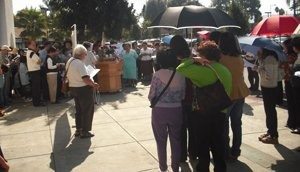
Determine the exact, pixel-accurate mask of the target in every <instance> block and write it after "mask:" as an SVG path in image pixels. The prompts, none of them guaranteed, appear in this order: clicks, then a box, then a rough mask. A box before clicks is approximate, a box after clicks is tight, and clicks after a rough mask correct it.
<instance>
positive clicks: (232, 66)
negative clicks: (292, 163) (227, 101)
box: [219, 32, 250, 160]
mask: <svg viewBox="0 0 300 172" xmlns="http://www.w3.org/2000/svg"><path fill="white" fill-rule="evenodd" d="M219 48H220V50H221V52H222V55H221V59H220V63H221V64H223V65H224V66H226V67H227V68H228V70H229V71H230V73H231V75H232V91H231V94H230V98H231V100H232V105H231V106H230V107H229V108H228V110H227V118H226V127H225V138H226V155H225V156H226V158H229V159H230V160H236V159H237V158H238V157H239V156H240V154H241V149H240V147H241V144H242V115H243V106H244V103H245V97H247V96H248V95H249V94H250V91H249V89H248V87H247V85H246V83H245V81H244V61H243V59H242V57H241V50H240V47H239V43H238V41H237V38H236V37H235V36H234V35H233V34H232V33H230V32H224V33H222V34H221V35H220V38H219ZM229 119H230V124H231V129H232V133H233V139H232V146H231V147H230V143H229V142H230V138H229Z"/></svg>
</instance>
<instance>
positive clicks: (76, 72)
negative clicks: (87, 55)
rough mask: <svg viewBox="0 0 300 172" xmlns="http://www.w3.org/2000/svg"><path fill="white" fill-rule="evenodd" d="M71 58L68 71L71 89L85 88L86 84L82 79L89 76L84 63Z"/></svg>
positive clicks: (67, 67) (67, 66)
mask: <svg viewBox="0 0 300 172" xmlns="http://www.w3.org/2000/svg"><path fill="white" fill-rule="evenodd" d="M73 59H74V58H73V57H71V58H70V59H69V60H68V62H67V64H66V70H68V73H67V78H68V80H69V86H70V87H84V86H86V83H84V82H83V79H82V77H84V76H89V75H88V72H87V70H86V67H85V65H84V63H83V62H82V61H81V60H79V59H75V60H73Z"/></svg>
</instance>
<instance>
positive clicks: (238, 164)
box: [227, 161, 253, 172]
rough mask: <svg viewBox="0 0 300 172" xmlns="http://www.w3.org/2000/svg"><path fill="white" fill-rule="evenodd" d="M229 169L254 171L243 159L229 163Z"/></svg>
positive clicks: (241, 171)
mask: <svg viewBox="0 0 300 172" xmlns="http://www.w3.org/2000/svg"><path fill="white" fill-rule="evenodd" d="M227 171H238V172H253V170H252V169H251V168H250V167H249V166H248V165H247V164H245V163H244V162H241V161H235V162H232V163H227Z"/></svg>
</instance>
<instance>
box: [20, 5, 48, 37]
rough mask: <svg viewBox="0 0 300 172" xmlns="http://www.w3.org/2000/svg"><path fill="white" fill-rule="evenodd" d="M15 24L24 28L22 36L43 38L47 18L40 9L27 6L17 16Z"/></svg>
mask: <svg viewBox="0 0 300 172" xmlns="http://www.w3.org/2000/svg"><path fill="white" fill-rule="evenodd" d="M14 20H15V26H16V27H19V28H23V29H24V30H23V31H22V32H21V34H20V36H21V37H22V38H33V39H37V38H41V37H42V36H44V35H45V34H46V32H45V31H46V18H45V16H44V15H43V13H41V12H40V11H38V10H36V9H33V8H30V9H28V8H25V9H23V10H21V11H19V12H18V13H17V14H16V16H15V19H14Z"/></svg>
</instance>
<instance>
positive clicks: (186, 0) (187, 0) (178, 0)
mask: <svg viewBox="0 0 300 172" xmlns="http://www.w3.org/2000/svg"><path fill="white" fill-rule="evenodd" d="M183 5H199V6H202V4H201V3H199V1H197V0H170V1H168V7H176V6H183Z"/></svg>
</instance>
